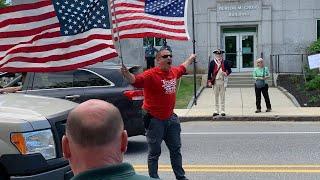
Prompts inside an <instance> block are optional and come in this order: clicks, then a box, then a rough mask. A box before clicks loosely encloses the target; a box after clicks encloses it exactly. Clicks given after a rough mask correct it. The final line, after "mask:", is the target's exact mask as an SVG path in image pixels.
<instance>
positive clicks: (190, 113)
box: [175, 88, 320, 121]
mask: <svg viewBox="0 0 320 180" xmlns="http://www.w3.org/2000/svg"><path fill="white" fill-rule="evenodd" d="M269 96H270V101H271V106H272V112H269V113H266V112H265V110H266V107H265V102H264V98H263V97H262V102H261V106H262V113H255V112H254V111H255V110H256V107H255V92H254V88H227V90H226V114H227V115H226V116H225V117H222V116H216V117H214V118H212V114H213V110H214V96H213V90H212V89H211V88H205V89H204V90H203V91H202V93H201V94H200V96H199V97H198V100H197V105H196V106H195V105H194V106H192V108H191V109H175V113H177V114H178V115H179V117H180V118H181V120H182V121H190V120H248V121H250V120H251V121H252V120H263V121H265V120H269V121H280V120H281V121H316V120H320V107H297V106H296V105H295V104H294V103H293V101H292V100H290V99H289V98H288V96H287V95H286V94H285V93H284V92H282V91H280V90H279V89H278V88H269Z"/></svg>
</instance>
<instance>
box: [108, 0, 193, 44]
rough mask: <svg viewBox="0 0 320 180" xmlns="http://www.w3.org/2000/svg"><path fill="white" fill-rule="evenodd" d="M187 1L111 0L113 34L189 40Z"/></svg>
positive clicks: (121, 37) (116, 35)
mask: <svg viewBox="0 0 320 180" xmlns="http://www.w3.org/2000/svg"><path fill="white" fill-rule="evenodd" d="M187 4H188V0H111V7H110V9H111V12H112V23H113V32H114V36H115V38H116V40H117V39H118V33H119V36H120V39H124V38H143V37H158V38H166V39H173V40H188V39H189V34H188V30H187Z"/></svg>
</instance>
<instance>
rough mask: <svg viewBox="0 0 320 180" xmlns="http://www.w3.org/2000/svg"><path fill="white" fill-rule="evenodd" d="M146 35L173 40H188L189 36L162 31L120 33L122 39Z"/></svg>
mask: <svg viewBox="0 0 320 180" xmlns="http://www.w3.org/2000/svg"><path fill="white" fill-rule="evenodd" d="M144 37H156V38H168V39H172V40H179V41H187V40H188V38H187V37H185V36H183V37H182V36H170V35H165V34H161V33H152V32H143V33H134V34H124V35H120V39H123V38H144Z"/></svg>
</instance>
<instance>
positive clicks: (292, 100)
mask: <svg viewBox="0 0 320 180" xmlns="http://www.w3.org/2000/svg"><path fill="white" fill-rule="evenodd" d="M277 88H278V89H279V90H280V91H281V92H282V93H283V94H284V95H286V96H287V97H288V98H289V99H290V100H291V102H292V103H293V104H294V105H295V106H296V107H301V106H300V104H299V102H298V101H297V99H296V98H295V97H294V96H293V95H292V94H291V93H290V92H289V91H287V90H286V89H285V88H283V87H281V86H277Z"/></svg>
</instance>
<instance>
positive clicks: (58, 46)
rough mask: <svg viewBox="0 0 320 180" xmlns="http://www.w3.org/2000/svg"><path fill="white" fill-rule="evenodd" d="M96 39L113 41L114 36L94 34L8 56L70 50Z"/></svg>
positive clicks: (22, 50)
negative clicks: (72, 47)
mask: <svg viewBox="0 0 320 180" xmlns="http://www.w3.org/2000/svg"><path fill="white" fill-rule="evenodd" d="M95 39H102V40H111V39H112V36H111V35H100V34H93V35H90V36H88V37H86V38H83V39H75V40H73V41H69V42H62V43H55V44H47V45H43V46H31V47H21V48H17V49H13V50H11V51H9V52H8V53H7V54H6V55H8V54H14V53H32V52H42V51H50V50H54V49H63V48H69V47H71V46H76V45H81V44H84V43H86V42H88V41H91V40H95ZM6 55H5V56H6ZM5 56H4V57H5ZM4 57H0V59H3V58H4Z"/></svg>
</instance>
